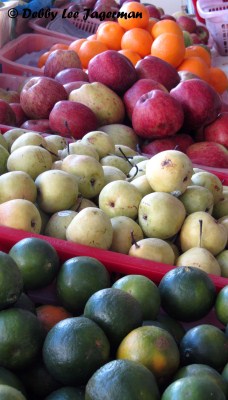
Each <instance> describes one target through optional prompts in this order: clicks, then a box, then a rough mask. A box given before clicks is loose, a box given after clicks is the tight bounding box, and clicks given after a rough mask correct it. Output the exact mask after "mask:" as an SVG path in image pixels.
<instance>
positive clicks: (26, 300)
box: [13, 292, 36, 314]
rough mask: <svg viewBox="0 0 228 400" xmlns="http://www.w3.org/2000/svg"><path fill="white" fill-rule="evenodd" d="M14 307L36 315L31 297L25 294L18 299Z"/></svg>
mask: <svg viewBox="0 0 228 400" xmlns="http://www.w3.org/2000/svg"><path fill="white" fill-rule="evenodd" d="M13 307H15V308H22V309H23V310H27V311H30V312H32V313H33V314H36V306H35V304H34V303H33V301H32V300H31V299H30V297H29V296H28V295H27V294H26V293H24V292H22V293H21V295H20V296H19V298H18V299H17V301H16V303H14V304H13Z"/></svg>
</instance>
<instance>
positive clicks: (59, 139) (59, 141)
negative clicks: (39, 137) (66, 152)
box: [45, 134, 67, 150]
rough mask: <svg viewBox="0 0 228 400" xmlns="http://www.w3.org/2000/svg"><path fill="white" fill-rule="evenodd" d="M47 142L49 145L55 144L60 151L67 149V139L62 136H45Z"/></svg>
mask: <svg viewBox="0 0 228 400" xmlns="http://www.w3.org/2000/svg"><path fill="white" fill-rule="evenodd" d="M45 141H46V142H47V143H54V144H55V147H56V148H57V149H58V150H63V149H65V147H67V140H66V138H65V137H63V136H60V135H54V134H53V135H47V136H45Z"/></svg>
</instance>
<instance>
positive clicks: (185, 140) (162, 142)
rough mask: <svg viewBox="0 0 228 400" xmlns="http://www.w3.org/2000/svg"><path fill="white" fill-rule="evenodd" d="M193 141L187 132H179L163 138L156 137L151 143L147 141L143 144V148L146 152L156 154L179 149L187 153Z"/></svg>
mask: <svg viewBox="0 0 228 400" xmlns="http://www.w3.org/2000/svg"><path fill="white" fill-rule="evenodd" d="M192 143H193V139H192V137H191V136H190V135H187V134H184V133H182V134H178V135H175V136H172V137H166V138H163V139H155V140H153V141H152V142H150V143H145V144H143V145H142V146H141V150H142V152H143V153H145V154H149V155H151V156H154V155H155V154H157V153H160V152H161V151H165V150H174V149H176V150H179V151H182V152H183V153H186V151H187V148H188V147H189V146H190V145H191V144H192Z"/></svg>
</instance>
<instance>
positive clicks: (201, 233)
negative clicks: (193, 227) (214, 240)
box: [199, 219, 203, 247]
mask: <svg viewBox="0 0 228 400" xmlns="http://www.w3.org/2000/svg"><path fill="white" fill-rule="evenodd" d="M199 224H200V247H202V235H203V221H202V219H199Z"/></svg>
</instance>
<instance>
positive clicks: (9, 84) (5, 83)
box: [0, 73, 27, 129]
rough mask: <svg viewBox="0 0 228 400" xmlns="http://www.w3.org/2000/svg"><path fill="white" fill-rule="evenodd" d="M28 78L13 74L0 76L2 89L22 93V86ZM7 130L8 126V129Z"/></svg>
mask: <svg viewBox="0 0 228 400" xmlns="http://www.w3.org/2000/svg"><path fill="white" fill-rule="evenodd" d="M26 79H27V78H26V77H24V76H18V75H11V74H4V73H3V74H0V88H1V89H5V90H15V91H16V92H17V91H20V89H21V86H22V85H23V83H24V82H25V81H26ZM5 129H7V126H6V128H5Z"/></svg>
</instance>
